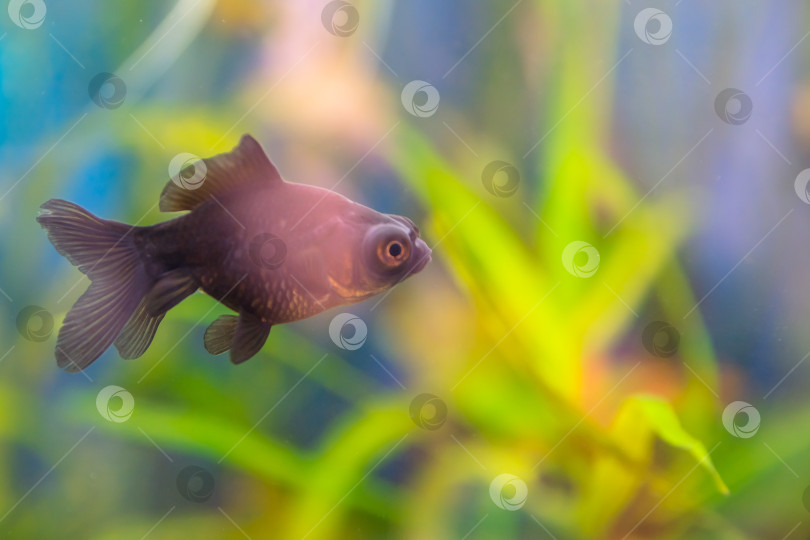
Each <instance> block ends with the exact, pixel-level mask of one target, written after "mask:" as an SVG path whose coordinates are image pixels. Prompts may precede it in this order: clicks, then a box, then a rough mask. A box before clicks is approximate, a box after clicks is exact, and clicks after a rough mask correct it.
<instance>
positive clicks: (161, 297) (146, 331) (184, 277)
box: [115, 270, 197, 359]
mask: <svg viewBox="0 0 810 540" xmlns="http://www.w3.org/2000/svg"><path fill="white" fill-rule="evenodd" d="M196 290H197V283H196V281H194V279H193V278H192V277H191V276H189V275H188V274H187V273H186V272H185V271H184V270H171V271H169V272H166V273H165V274H163V275H162V276H161V277H160V279H158V281H157V282H156V283H155V284H154V285H152V288H151V289H150V290H149V292H148V293H147V294H146V296H145V297H144V298H143V300H142V301H141V303H140V304H138V308H137V309H136V310H135V313H134V314H133V315H132V317H131V318H130V319H129V321H127V324H126V325H125V326H124V328H123V330H121V333H120V334H119V335H118V337H117V338H116V340H115V348H116V349H118V354H119V355H121V358H126V359H131V358H138V357H139V356H141V355H143V353H145V352H146V349H148V348H149V345H150V344H151V343H152V340H153V339H154V338H155V332H157V329H158V326H159V325H160V322H161V321H162V320H163V316H164V315H166V312H167V311H169V310H170V309H171V308H173V307H174V306H176V305H177V304H179V303H180V302H181V301H182V300H183V299H184V298H186V297H187V296H189V295H191V294H193V293H194V291H196Z"/></svg>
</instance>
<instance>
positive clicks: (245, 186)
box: [37, 135, 430, 371]
mask: <svg viewBox="0 0 810 540" xmlns="http://www.w3.org/2000/svg"><path fill="white" fill-rule="evenodd" d="M200 173H202V174H200ZM160 208H161V210H164V211H188V213H186V214H184V215H182V216H180V217H177V218H175V219H172V220H170V221H166V222H163V223H159V224H157V225H154V226H150V227H130V226H127V225H125V224H122V223H118V222H114V221H107V220H101V219H99V218H97V217H95V216H93V215H92V214H90V213H89V212H87V211H86V210H84V209H82V208H81V207H79V206H77V205H75V204H73V203H69V202H66V201H61V200H50V201H48V202H46V203H45V204H44V205H43V206H42V211H41V213H40V215H39V216H38V217H37V220H38V221H39V222H40V224H41V225H42V226H43V227H44V228H45V229H46V230H47V232H48V236H49V238H50V240H51V242H52V243H53V244H54V246H55V247H56V249H57V250H58V251H59V252H60V253H62V254H63V255H65V256H66V257H67V258H68V259H69V260H70V261H71V262H72V263H73V264H75V265H77V266H78V267H79V269H80V270H81V271H82V272H84V273H85V274H87V275H88V277H89V278H90V280H91V285H90V288H89V289H88V290H87V292H85V294H84V295H82V297H81V298H79V300H78V301H77V302H76V304H75V305H74V307H73V308H72V309H71V310H70V312H69V313H68V315H67V316H66V318H65V324H64V325H63V328H62V329H61V331H60V334H59V338H58V339H57V346H56V358H57V363H58V364H59V365H60V366H61V367H63V368H65V369H67V370H68V371H78V370H80V369H83V368H84V367H86V366H87V365H89V364H90V363H92V362H93V361H94V360H95V359H96V358H98V356H100V355H101V354H102V353H103V352H104V350H106V349H107V348H108V347H109V346H110V345H111V344H113V343H114V344H115V346H116V348H117V349H118V351H119V353H120V355H121V356H122V357H124V358H137V357H138V356H141V355H142V354H143V353H144V352H145V351H146V349H147V348H148V346H149V344H150V343H151V341H152V339H153V337H154V334H155V332H156V330H157V327H158V325H159V324H160V321H161V320H162V319H163V317H164V316H165V314H166V312H167V311H168V310H169V309H171V308H172V307H174V306H175V305H177V304H178V303H179V302H180V301H182V300H183V299H184V298H186V297H187V296H189V295H190V294H192V293H194V292H195V291H197V290H198V289H200V290H202V291H203V292H205V293H207V294H208V295H210V296H212V297H213V298H215V299H217V300H218V301H219V302H221V303H222V304H224V305H226V306H227V307H229V308H230V309H232V310H233V311H235V312H236V315H224V316H222V317H220V318H219V319H217V320H216V321H215V322H214V323H213V324H212V325H211V326H210V327H209V328H208V330H207V331H206V334H205V346H206V349H207V350H208V351H209V352H211V353H212V354H220V353H223V352H225V351H230V356H231V360H232V361H233V362H234V363H240V362H243V361H245V360H247V359H249V358H251V357H252V356H254V355H255V354H256V353H257V352H258V351H259V350H260V349H261V347H262V346H263V345H264V343H265V341H266V340H267V337H268V335H269V332H270V329H271V327H272V326H273V325H276V324H282V323H287V322H292V321H296V320H300V319H304V318H307V317H311V316H313V315H316V314H318V313H320V312H322V311H324V310H326V309H329V308H332V307H335V306H340V305H347V304H353V303H356V302H360V301H362V300H365V299H367V298H369V297H371V296H373V295H375V294H378V293H380V292H382V291H385V290H387V289H389V288H390V287H392V286H393V285H395V284H397V283H399V282H400V281H402V280H404V279H405V278H407V277H408V276H410V275H413V274H415V273H417V272H419V271H421V270H422V268H424V266H425V265H426V264H427V262H428V261H429V260H430V249H429V248H428V247H427V245H426V244H425V243H424V241H423V240H421V239H420V238H419V230H418V229H417V228H416V226H415V225H414V224H413V222H412V221H411V220H409V219H408V218H405V217H402V216H395V215H390V214H382V213H379V212H376V211H375V210H372V209H371V208H368V207H366V206H363V205H361V204H359V203H356V202H353V201H351V200H349V199H347V198H346V197H343V196H341V195H339V194H337V193H335V192H332V191H330V190H326V189H323V188H318V187H314V186H307V185H304V184H296V183H290V182H286V181H284V180H282V178H281V176H280V175H279V173H278V171H277V170H276V168H275V167H274V166H273V165H272V163H271V162H270V160H269V159H268V158H267V156H266V155H265V153H264V151H263V150H262V149H261V147H260V146H259V144H258V143H257V142H256V141H255V140H254V139H253V138H252V137H250V136H248V135H246V136H244V137H243V138H242V140H241V141H240V143H239V145H238V146H237V147H236V148H235V149H234V150H233V151H232V152H230V153H227V154H220V155H218V156H214V157H212V158H207V159H205V160H201V162H197V163H196V164H194V165H192V166H190V167H187V168H186V169H184V170H183V171H182V172H181V173H180V174H179V175H178V176H176V177H175V178H173V179H172V180H171V181H170V182H169V183H168V184H167V185H166V187H165V188H164V190H163V193H162V195H161V199H160Z"/></svg>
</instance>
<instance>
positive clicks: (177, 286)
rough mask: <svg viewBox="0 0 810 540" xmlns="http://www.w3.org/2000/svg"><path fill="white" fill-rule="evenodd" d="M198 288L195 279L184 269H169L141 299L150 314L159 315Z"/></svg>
mask: <svg viewBox="0 0 810 540" xmlns="http://www.w3.org/2000/svg"><path fill="white" fill-rule="evenodd" d="M198 288H199V285H198V284H197V282H196V280H195V279H194V278H193V277H192V276H191V275H189V274H188V272H187V271H186V270H182V269H177V270H170V271H168V272H166V273H165V274H163V275H161V276H160V279H158V281H157V283H155V284H154V285H153V286H152V289H151V290H150V291H149V292H148V293H147V294H146V297H145V298H144V299H143V301H144V304H145V307H146V310H147V311H148V312H149V313H150V314H152V315H159V314H161V313H166V312H167V311H169V310H170V309H172V308H173V307H174V306H176V305H177V304H179V303H180V302H182V301H183V299H185V298H186V297H188V296H191V295H192V294H194V291H196V290H197V289H198Z"/></svg>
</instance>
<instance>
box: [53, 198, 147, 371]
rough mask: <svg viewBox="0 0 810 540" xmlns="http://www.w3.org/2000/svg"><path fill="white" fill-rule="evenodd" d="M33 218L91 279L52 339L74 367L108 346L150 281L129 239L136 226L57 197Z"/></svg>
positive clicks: (62, 362)
mask: <svg viewBox="0 0 810 540" xmlns="http://www.w3.org/2000/svg"><path fill="white" fill-rule="evenodd" d="M37 221H38V222H39V224H40V225H42V227H43V228H44V229H45V230H46V231H47V233H48V238H49V239H50V241H51V243H52V244H53V245H54V247H55V248H56V250H57V251H58V252H59V253H61V254H62V255H64V256H65V257H66V258H67V259H68V260H69V261H70V262H71V263H73V264H74V265H76V266H78V267H79V270H80V271H81V272H83V273H84V274H87V277H89V278H90V280H91V283H90V287H89V288H88V289H87V291H86V292H85V293H84V294H83V295H82V296H81V297H80V298H79V300H78V301H77V302H76V303H75V304H74V305H73V307H72V308H71V310H70V311H69V312H68V314H67V317H65V322H64V325H63V326H62V329H61V330H60V331H59V338H58V339H57V341H56V363H57V365H59V367H61V368H64V369H66V370H67V371H73V372H75V371H79V370H82V369H84V368H85V367H87V366H89V365H90V364H91V363H92V362H93V361H94V360H95V359H96V358H98V357H99V356H101V354H102V353H103V352H104V351H105V350H106V349H107V348H108V347H109V346H110V345H112V343H113V341H115V339H116V337H118V335H119V334H120V333H121V330H122V329H123V328H124V325H125V324H126V323H127V321H128V320H129V319H130V317H132V314H133V313H134V312H135V310H136V309H137V307H138V305H139V303H140V302H141V300H142V299H143V297H144V296H145V295H146V293H147V292H148V291H149V289H150V287H151V285H152V280H151V279H150V278H149V276H148V275H147V273H146V270H145V269H144V267H143V265H142V264H141V261H140V258H139V256H138V252H137V249H136V247H135V243H134V241H133V235H132V232H133V231H134V230H135V227H130V226H129V225H125V224H123V223H118V222H116V221H107V220H103V219H99V218H97V217H96V216H94V215H93V214H91V213H90V212H88V211H87V210H85V209H83V208H82V207H80V206H78V205H76V204H73V203H70V202H67V201H63V200H59V199H51V200H50V201H48V202H46V203H45V204H43V205H42V210H41V212H40V214H39V215H38V216H37Z"/></svg>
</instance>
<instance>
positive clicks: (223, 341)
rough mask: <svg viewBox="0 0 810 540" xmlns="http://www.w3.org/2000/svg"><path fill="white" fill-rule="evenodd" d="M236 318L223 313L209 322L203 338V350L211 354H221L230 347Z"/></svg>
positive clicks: (237, 318)
mask: <svg viewBox="0 0 810 540" xmlns="http://www.w3.org/2000/svg"><path fill="white" fill-rule="evenodd" d="M238 320H239V317H237V316H236V315H223V316H221V317H220V318H219V319H217V320H215V321H214V322H213V323H211V326H209V327H208V329H207V330H206V331H205V337H204V338H203V339H204V340H205V350H206V351H208V352H210V353H211V354H222V353H224V352H226V351H227V350H228V349H230V348H231V343H232V342H233V335H234V333H235V332H236V322H237V321H238Z"/></svg>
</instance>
